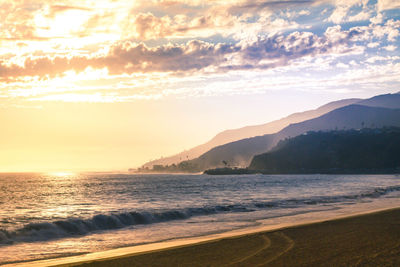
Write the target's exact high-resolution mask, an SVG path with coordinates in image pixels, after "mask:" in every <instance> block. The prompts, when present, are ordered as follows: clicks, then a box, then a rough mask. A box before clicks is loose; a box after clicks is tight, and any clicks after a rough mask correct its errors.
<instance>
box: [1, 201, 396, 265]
mask: <svg viewBox="0 0 400 267" xmlns="http://www.w3.org/2000/svg"><path fill="white" fill-rule="evenodd" d="M385 212H399V213H400V207H399V206H398V205H394V206H391V207H385V208H375V209H371V210H361V211H360V210H358V211H353V212H351V209H350V212H349V211H347V212H346V209H343V210H341V212H339V211H338V212H337V213H333V214H330V216H328V217H325V218H323V219H321V218H319V219H315V218H314V219H310V218H308V217H309V216H308V215H309V213H308V214H300V215H294V216H293V217H292V218H293V219H295V221H296V222H293V220H292V222H280V223H273V224H270V225H266V224H263V223H262V222H263V221H265V220H259V221H257V222H260V225H258V226H253V227H247V228H241V229H236V230H231V231H227V232H222V233H216V234H211V235H206V236H196V237H188V238H181V239H172V240H167V241H161V242H156V243H149V244H143V245H137V246H130V247H123V248H116V249H111V250H106V251H100V252H93V253H89V254H82V255H77V256H70V257H61V258H54V259H44V260H38V261H29V262H21V263H12V264H5V265H4V266H6V267H11V266H16V267H19V266H27V267H38V266H78V265H87V264H89V265H91V263H99V262H109V261H114V260H124V259H131V258H133V257H138V256H141V255H152V254H155V253H156V254H159V253H163V252H168V251H173V250H179V249H184V248H191V247H195V246H199V245H204V246H210V244H213V243H215V242H221V241H225V240H236V239H241V238H244V237H250V236H258V235H262V234H266V233H273V232H276V231H285V230H288V229H296V228H301V227H313V226H318V225H319V224H323V223H326V222H331V223H333V222H337V221H341V220H351V219H357V218H360V217H363V216H374V215H375V216H379V214H380V213H385ZM315 214H318V212H315V213H314V215H315ZM321 214H322V215H324V212H321ZM320 216H321V215H320ZM311 217H312V216H311ZM314 217H315V216H314ZM316 217H317V218H318V215H317V216H316ZM279 219H282V218H279ZM278 221H279V220H278Z"/></svg>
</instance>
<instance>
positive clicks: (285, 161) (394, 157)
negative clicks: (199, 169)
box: [248, 128, 400, 173]
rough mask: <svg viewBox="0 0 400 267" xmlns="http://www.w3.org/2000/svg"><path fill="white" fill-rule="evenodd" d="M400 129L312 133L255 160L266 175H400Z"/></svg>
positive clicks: (253, 167)
mask: <svg viewBox="0 0 400 267" xmlns="http://www.w3.org/2000/svg"><path fill="white" fill-rule="evenodd" d="M399 151H400V128H382V129H362V130H358V131H357V130H348V131H330V132H309V133H307V134H306V135H300V136H297V137H294V138H291V139H287V140H285V141H281V142H280V143H279V144H278V146H277V147H275V148H274V149H273V151H270V152H267V153H264V154H261V155H257V156H254V157H253V159H252V161H251V163H250V166H249V168H248V169H249V170H250V171H251V170H257V171H261V172H263V173H393V172H395V173H398V172H400V153H399Z"/></svg>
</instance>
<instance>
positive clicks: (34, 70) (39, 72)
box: [0, 26, 363, 78]
mask: <svg viewBox="0 0 400 267" xmlns="http://www.w3.org/2000/svg"><path fill="white" fill-rule="evenodd" d="M362 34H363V33H362V31H361V30H359V29H351V30H348V31H342V30H341V28H340V26H335V27H330V28H328V29H327V30H326V32H325V34H324V35H323V36H318V35H316V34H313V33H311V32H293V33H291V34H289V35H287V36H285V35H283V34H276V35H274V36H271V37H259V38H258V39H257V40H256V41H254V42H241V43H238V44H223V43H218V44H213V43H208V42H204V41H199V40H192V41H189V42H187V43H186V44H166V45H162V46H157V47H148V46H146V45H145V44H143V43H139V44H137V43H133V42H129V41H126V42H121V43H117V44H115V45H113V46H112V47H111V48H110V50H109V52H108V53H107V54H105V55H96V56H95V55H93V56H91V57H89V56H82V55H81V56H74V57H71V58H68V57H36V58H35V57H29V58H27V59H25V61H24V64H23V65H16V64H7V62H6V61H0V77H3V78H6V77H23V76H39V77H54V76H59V75H62V74H63V73H64V72H65V71H69V70H74V71H76V72H81V71H83V70H85V69H86V68H87V67H92V68H94V69H101V68H107V69H108V71H109V74H111V75H113V74H114V75H117V74H123V73H127V74H131V73H136V72H140V73H146V72H174V73H179V72H187V71H189V72H190V71H203V70H207V71H211V72H215V71H218V70H223V69H225V70H226V69H231V70H235V69H252V68H260V69H265V68H274V67H278V66H283V65H287V64H289V63H290V61H291V60H294V59H297V58H301V57H306V56H314V55H318V54H327V53H335V54H345V53H350V52H352V51H354V50H355V48H358V47H351V46H349V44H350V43H351V42H352V40H353V39H356V38H357V36H359V35H362ZM210 68H211V69H210Z"/></svg>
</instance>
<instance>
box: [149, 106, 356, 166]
mask: <svg viewBox="0 0 400 267" xmlns="http://www.w3.org/2000/svg"><path fill="white" fill-rule="evenodd" d="M359 101H361V99H358V98H352V99H343V100H339V101H334V102H331V103H328V104H326V105H323V106H321V107H319V108H317V109H314V110H309V111H304V112H299V113H294V114H292V115H289V116H287V117H285V118H282V119H280V120H275V121H272V122H269V123H265V124H261V125H253V126H246V127H243V128H238V129H232V130H226V131H223V132H221V133H219V134H217V135H216V136H215V137H214V138H213V139H211V140H210V141H208V142H207V143H204V144H202V145H199V146H196V147H194V148H192V149H190V150H187V151H183V152H181V153H179V154H176V155H173V156H170V157H166V158H161V159H157V160H153V161H150V162H147V163H145V164H144V165H143V167H149V168H152V167H153V165H171V164H177V163H179V162H182V161H185V160H187V159H193V158H197V157H199V156H200V155H202V154H203V153H205V152H207V151H209V150H210V149H212V148H214V147H217V146H220V145H224V144H227V143H230V142H234V141H237V140H241V139H245V138H250V137H255V136H260V135H265V134H272V133H276V132H278V131H280V130H282V129H283V128H285V127H286V126H288V125H290V124H291V123H296V122H301V121H304V120H309V119H312V118H316V117H319V116H321V115H323V114H326V113H328V112H330V111H332V110H335V109H337V108H340V107H344V106H347V105H351V104H354V103H357V102H359ZM264 151H265V150H264ZM264 151H261V152H264ZM261 152H260V153H261ZM246 158H247V156H246Z"/></svg>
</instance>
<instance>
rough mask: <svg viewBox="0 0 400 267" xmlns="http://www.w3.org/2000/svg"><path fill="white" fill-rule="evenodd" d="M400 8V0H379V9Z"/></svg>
mask: <svg viewBox="0 0 400 267" xmlns="http://www.w3.org/2000/svg"><path fill="white" fill-rule="evenodd" d="M396 8H400V1H398V0H378V2H377V9H378V11H383V10H388V9H396Z"/></svg>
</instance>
